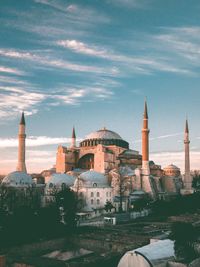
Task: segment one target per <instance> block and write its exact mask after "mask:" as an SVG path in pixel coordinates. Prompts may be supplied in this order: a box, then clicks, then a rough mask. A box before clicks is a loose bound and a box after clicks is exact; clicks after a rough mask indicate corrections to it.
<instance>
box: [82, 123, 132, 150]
mask: <svg viewBox="0 0 200 267" xmlns="http://www.w3.org/2000/svg"><path fill="white" fill-rule="evenodd" d="M99 144H101V145H104V146H113V145H115V146H119V147H122V148H126V149H129V144H128V142H126V141H125V140H123V139H122V138H121V136H120V135H119V134H117V133H115V132H113V131H110V130H108V129H106V128H103V129H101V130H98V131H96V132H92V133H90V134H89V135H87V136H86V138H85V139H84V140H83V141H82V142H81V143H80V146H81V147H91V146H97V145H99Z"/></svg>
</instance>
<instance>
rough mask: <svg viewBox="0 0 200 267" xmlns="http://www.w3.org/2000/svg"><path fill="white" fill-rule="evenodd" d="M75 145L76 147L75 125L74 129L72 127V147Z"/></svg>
mask: <svg viewBox="0 0 200 267" xmlns="http://www.w3.org/2000/svg"><path fill="white" fill-rule="evenodd" d="M75 147H76V132H75V128H74V126H73V129H72V140H71V148H75Z"/></svg>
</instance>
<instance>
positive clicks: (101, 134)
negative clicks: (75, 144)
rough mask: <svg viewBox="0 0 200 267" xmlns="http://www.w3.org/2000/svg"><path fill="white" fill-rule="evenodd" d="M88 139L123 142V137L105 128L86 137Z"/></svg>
mask: <svg viewBox="0 0 200 267" xmlns="http://www.w3.org/2000/svg"><path fill="white" fill-rule="evenodd" d="M86 139H118V140H122V138H121V136H120V135H119V134H117V133H115V132H113V131H110V130H107V129H106V128H103V129H101V130H98V131H96V132H93V133H90V134H89V135H87V136H86Z"/></svg>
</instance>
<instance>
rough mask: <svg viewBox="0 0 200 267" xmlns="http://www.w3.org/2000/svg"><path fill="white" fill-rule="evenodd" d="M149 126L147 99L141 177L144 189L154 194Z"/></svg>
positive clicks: (144, 116) (143, 129)
mask: <svg viewBox="0 0 200 267" xmlns="http://www.w3.org/2000/svg"><path fill="white" fill-rule="evenodd" d="M149 132H150V130H149V128H148V111H147V101H146V99H145V103H144V114H143V128H142V177H141V187H142V189H143V190H144V191H145V192H146V193H148V194H150V195H153V191H152V187H151V178H150V168H149Z"/></svg>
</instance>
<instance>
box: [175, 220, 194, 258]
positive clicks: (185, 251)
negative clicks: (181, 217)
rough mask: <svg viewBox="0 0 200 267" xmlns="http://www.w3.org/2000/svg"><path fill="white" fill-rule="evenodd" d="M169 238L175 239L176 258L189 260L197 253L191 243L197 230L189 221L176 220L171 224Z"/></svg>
mask: <svg viewBox="0 0 200 267" xmlns="http://www.w3.org/2000/svg"><path fill="white" fill-rule="evenodd" d="M171 230H172V232H171V236H170V238H171V239H172V240H174V241H175V243H174V249H175V255H176V258H177V259H178V260H179V261H180V262H186V263H188V262H191V261H192V260H194V259H195V258H196V257H197V255H196V253H195V250H194V247H193V244H194V241H195V240H196V239H197V237H198V235H197V230H196V228H195V227H194V226H193V225H192V224H191V223H185V222H176V223H174V224H173V225H172V229H171Z"/></svg>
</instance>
